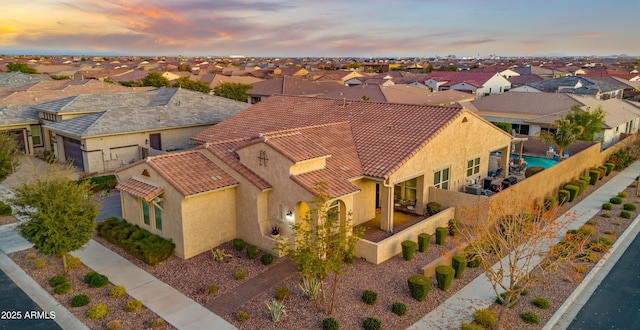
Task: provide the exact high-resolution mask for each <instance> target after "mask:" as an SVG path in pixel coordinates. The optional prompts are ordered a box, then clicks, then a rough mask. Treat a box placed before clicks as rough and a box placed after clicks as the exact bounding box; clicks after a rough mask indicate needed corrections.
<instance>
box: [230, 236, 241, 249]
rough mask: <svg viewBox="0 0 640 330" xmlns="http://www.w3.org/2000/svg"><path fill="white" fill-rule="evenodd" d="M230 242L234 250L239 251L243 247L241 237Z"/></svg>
mask: <svg viewBox="0 0 640 330" xmlns="http://www.w3.org/2000/svg"><path fill="white" fill-rule="evenodd" d="M231 242H232V243H233V249H234V250H236V251H238V252H240V251H242V249H244V240H243V239H242V238H234V239H233V240H232V241H231Z"/></svg>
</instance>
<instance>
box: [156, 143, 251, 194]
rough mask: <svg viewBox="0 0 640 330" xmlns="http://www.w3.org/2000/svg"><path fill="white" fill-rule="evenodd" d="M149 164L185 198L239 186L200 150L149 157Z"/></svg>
mask: <svg viewBox="0 0 640 330" xmlns="http://www.w3.org/2000/svg"><path fill="white" fill-rule="evenodd" d="M147 164H149V166H151V167H152V168H153V169H154V170H156V171H157V172H158V173H159V174H160V175H162V177H163V178H164V179H165V180H167V181H168V182H169V183H170V184H171V185H172V186H173V187H174V188H176V189H177V190H178V191H179V192H180V193H181V194H182V195H184V196H190V195H195V194H198V193H201V192H205V191H211V190H215V189H220V188H224V187H228V186H233V185H236V184H238V181H237V180H236V179H234V178H233V177H232V176H230V175H229V174H227V173H226V172H225V171H223V170H222V169H221V168H220V167H218V166H217V165H216V164H215V163H214V162H212V161H211V160H210V159H209V158H207V157H206V156H205V155H203V154H202V153H200V150H199V149H192V150H189V151H184V152H177V153H168V154H164V155H160V156H154V157H149V158H148V159H147Z"/></svg>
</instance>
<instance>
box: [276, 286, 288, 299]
mask: <svg viewBox="0 0 640 330" xmlns="http://www.w3.org/2000/svg"><path fill="white" fill-rule="evenodd" d="M275 297H276V299H278V300H285V299H287V298H289V288H287V287H286V286H284V285H281V286H279V287H277V288H276V293H275Z"/></svg>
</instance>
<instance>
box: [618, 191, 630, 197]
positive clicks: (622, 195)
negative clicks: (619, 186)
mask: <svg viewBox="0 0 640 330" xmlns="http://www.w3.org/2000/svg"><path fill="white" fill-rule="evenodd" d="M628 196H629V195H628V194H627V192H626V191H621V192H619V193H618V194H617V195H616V197H620V198H627V197H628Z"/></svg>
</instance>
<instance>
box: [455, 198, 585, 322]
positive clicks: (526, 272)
mask: <svg viewBox="0 0 640 330" xmlns="http://www.w3.org/2000/svg"><path fill="white" fill-rule="evenodd" d="M524 200H526V199H522V200H518V201H516V200H514V201H513V203H511V202H510V203H501V204H502V205H497V206H496V205H493V206H492V207H490V211H489V219H488V220H487V223H473V222H472V221H474V220H473V219H475V217H473V215H472V214H470V216H468V217H467V219H468V220H469V223H473V224H474V225H470V226H464V227H462V228H460V236H461V237H462V242H463V243H467V244H469V246H470V247H471V249H472V250H473V251H474V252H475V254H476V257H477V258H479V260H480V266H481V267H482V268H483V270H484V272H485V274H486V277H487V279H488V281H489V283H490V284H491V286H492V287H493V289H494V291H495V293H496V296H497V297H500V294H501V293H503V292H504V294H505V297H504V298H503V301H507V302H512V303H515V302H516V301H517V299H518V297H520V294H521V293H522V292H523V291H524V290H526V289H527V288H529V287H531V285H533V284H534V283H536V282H537V281H539V280H541V279H542V278H544V276H545V272H549V271H553V270H557V269H558V268H557V267H555V266H557V263H559V262H563V261H567V260H568V259H562V258H547V259H545V266H546V267H537V268H535V267H536V266H537V265H538V263H539V262H540V260H541V259H544V258H545V257H548V256H549V255H550V251H553V252H554V255H555V256H561V255H564V256H568V255H575V253H576V252H575V250H572V251H570V252H567V253H563V251H560V249H564V248H566V249H570V248H571V249H575V248H576V247H575V246H569V245H567V246H562V245H560V246H559V248H554V249H552V248H551V247H550V246H551V245H552V244H553V243H554V241H555V240H556V237H557V235H558V232H559V230H560V229H561V228H562V224H561V223H559V222H558V221H556V220H555V210H550V211H545V210H544V206H538V205H535V204H534V203H530V204H526V202H523V201H524ZM523 204H524V206H523V207H522V208H521V209H520V210H517V211H514V208H513V205H523ZM554 264H556V265H554ZM534 268H535V272H533V270H534ZM509 306H512V304H509V303H503V304H502V305H500V306H499V313H498V322H497V324H496V327H495V329H501V327H502V323H503V321H504V319H505V316H506V312H507V310H508V308H509Z"/></svg>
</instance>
